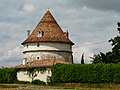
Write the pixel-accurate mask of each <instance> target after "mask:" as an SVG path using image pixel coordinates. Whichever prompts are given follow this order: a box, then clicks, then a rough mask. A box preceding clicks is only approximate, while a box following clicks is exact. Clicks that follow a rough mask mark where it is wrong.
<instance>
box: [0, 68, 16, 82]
mask: <svg viewBox="0 0 120 90" xmlns="http://www.w3.org/2000/svg"><path fill="white" fill-rule="evenodd" d="M16 81H17V69H12V68H2V69H0V83H13V82H16Z"/></svg>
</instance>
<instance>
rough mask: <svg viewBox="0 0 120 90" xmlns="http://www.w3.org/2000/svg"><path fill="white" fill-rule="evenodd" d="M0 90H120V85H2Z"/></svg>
mask: <svg viewBox="0 0 120 90" xmlns="http://www.w3.org/2000/svg"><path fill="white" fill-rule="evenodd" d="M0 90H120V84H88V83H84V84H71V83H70V84H58V85H53V86H50V85H45V86H40V85H39V86H38V85H31V84H0Z"/></svg>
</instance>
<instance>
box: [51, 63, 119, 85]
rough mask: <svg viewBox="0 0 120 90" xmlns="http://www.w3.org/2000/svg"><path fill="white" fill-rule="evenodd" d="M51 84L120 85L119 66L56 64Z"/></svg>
mask: <svg viewBox="0 0 120 90" xmlns="http://www.w3.org/2000/svg"><path fill="white" fill-rule="evenodd" d="M51 82H52V83H120V64H102V63H100V64H57V65H54V66H53V68H52V77H51Z"/></svg>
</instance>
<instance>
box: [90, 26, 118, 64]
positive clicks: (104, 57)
mask: <svg viewBox="0 0 120 90" xmlns="http://www.w3.org/2000/svg"><path fill="white" fill-rule="evenodd" d="M118 31H119V32H120V26H118ZM109 42H111V45H112V50H111V51H110V52H107V53H106V54H104V53H102V52H100V54H95V55H94V56H93V57H91V59H92V61H91V62H92V63H100V62H103V63H118V62H120V36H116V37H115V38H113V39H111V40H109Z"/></svg>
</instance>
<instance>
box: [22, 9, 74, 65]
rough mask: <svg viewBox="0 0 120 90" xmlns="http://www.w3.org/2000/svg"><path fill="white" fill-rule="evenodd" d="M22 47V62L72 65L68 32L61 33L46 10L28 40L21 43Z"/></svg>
mask: <svg viewBox="0 0 120 90" xmlns="http://www.w3.org/2000/svg"><path fill="white" fill-rule="evenodd" d="M22 45H24V50H23V54H24V60H23V64H25V63H26V62H30V61H34V60H64V61H68V62H70V63H73V56H72V45H74V43H73V42H72V41H71V40H70V39H69V37H68V32H63V31H62V29H61V28H60V26H59V25H58V23H57V22H56V20H55V19H54V17H53V16H52V14H51V12H50V11H49V10H47V12H46V13H45V15H44V16H43V17H42V19H41V20H40V22H39V23H38V25H37V26H36V28H35V29H34V30H33V32H32V33H31V34H30V31H28V38H27V39H26V40H25V41H24V42H22Z"/></svg>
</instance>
